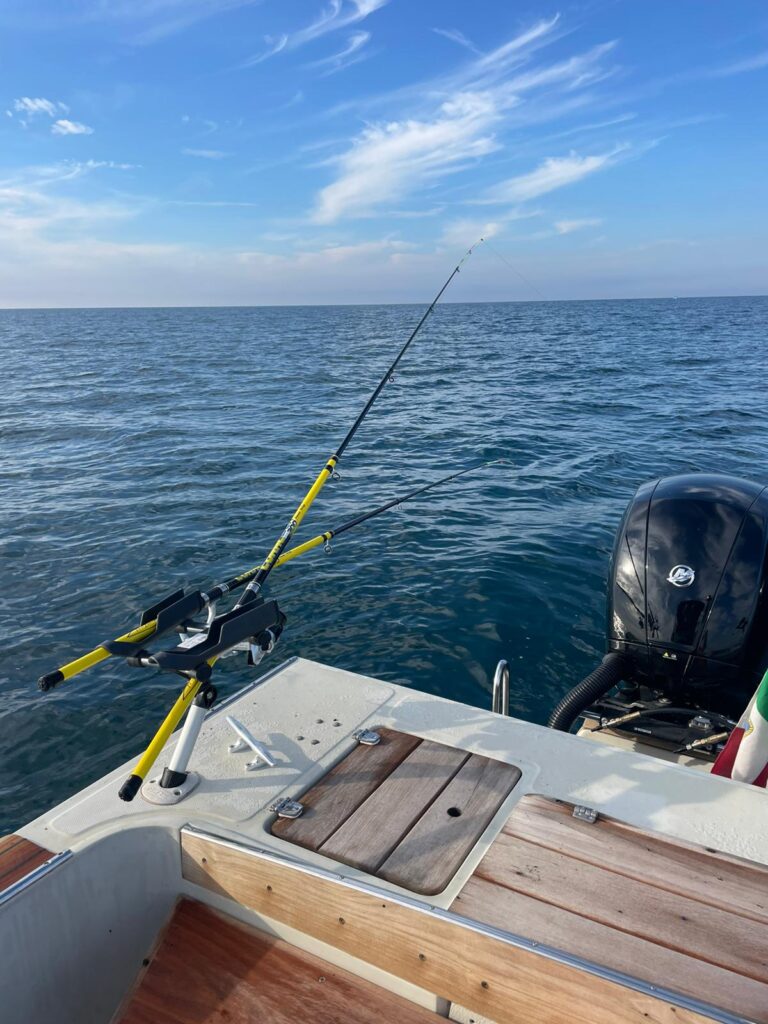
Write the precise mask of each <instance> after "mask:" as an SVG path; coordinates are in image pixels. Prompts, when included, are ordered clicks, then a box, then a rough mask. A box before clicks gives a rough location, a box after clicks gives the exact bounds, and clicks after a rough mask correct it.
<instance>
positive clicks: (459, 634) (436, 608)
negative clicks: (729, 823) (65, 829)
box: [0, 298, 768, 835]
mask: <svg viewBox="0 0 768 1024" xmlns="http://www.w3.org/2000/svg"><path fill="white" fill-rule="evenodd" d="M421 312H422V309H421V308H420V307H416V306H405V305H404V306H338V307H311V308H310V307H290V308H288V307H281V308H276V307H275V308H233V309H138V310H136V309H131V310H127V309H121V310H46V311H32V310H18V311H3V312H0V365H2V368H3V385H2V398H1V400H0V436H1V437H2V462H1V464H0V488H1V490H0V493H1V494H2V502H1V503H0V638H1V641H0V642H1V646H0V835H2V834H3V833H4V832H6V831H10V830H12V829H13V828H14V827H16V826H18V825H19V824H21V823H23V822H24V821H25V820H28V819H29V818H31V817H32V816H34V815H36V814H38V813H40V812H42V811H44V810H45V809H46V808H47V807H49V806H51V805H52V804H54V803H55V802H57V801H58V800H60V799H63V798H64V797H66V796H67V795H69V794H71V793H72V792H74V791H75V790H77V789H79V788H81V787H82V786H84V785H85V784H87V783H89V782H91V781H92V780H94V779H95V778H97V777H99V776H100V775H101V774H103V773H104V772H106V771H108V770H109V769H111V768H113V767H114V766H115V765H117V764H118V763H120V762H121V761H123V760H125V759H127V758H129V757H132V756H133V755H135V754H137V753H138V752H139V751H140V750H141V749H142V747H143V745H144V744H145V742H146V741H147V740H148V738H149V737H150V735H151V733H152V732H153V730H154V727H155V726H156V725H157V724H158V723H159V721H160V720H161V718H162V717H163V715H164V714H165V711H166V709H167V708H168V707H169V706H170V704H171V703H172V701H173V699H174V696H175V692H176V690H177V689H178V687H177V683H178V680H177V679H176V678H175V677H172V676H162V675H159V674H157V673H154V672H150V671H143V670H137V669H131V668H128V667H127V666H126V665H124V664H122V663H120V662H118V661H116V660H114V659H113V660H110V661H108V662H106V663H105V664H103V665H102V666H100V667H98V668H96V669H94V670H92V671H90V672H88V673H86V674H84V675H82V676H80V677H79V678H77V679H74V680H72V681H70V682H68V683H66V684H65V685H64V686H62V687H60V688H59V689H58V690H56V691H55V692H54V693H52V694H49V695H43V694H41V693H39V692H38V690H37V689H36V685H35V683H36V679H37V677H38V676H39V675H40V674H42V673H43V672H47V671H50V670H51V669H53V668H55V667H56V666H58V665H59V664H60V663H62V662H66V661H68V660H70V659H71V658H72V657H73V656H75V655H77V654H79V653H81V652H83V651H85V650H88V649H90V648H92V647H93V646H95V645H96V644H98V643H99V642H100V641H103V640H106V639H109V638H111V637H114V636H116V635H118V634H119V633H121V632H124V631H125V630H126V629H128V628H130V627H131V626H132V625H134V624H135V623H136V622H137V613H138V612H139V610H140V609H141V608H142V607H145V606H147V605H148V604H150V603H152V602H153V601H154V600H155V599H156V598H158V597H159V596H162V595H163V594H164V593H166V592H168V591H170V590H172V589H175V588H176V587H178V586H180V585H190V586H203V587H204V586H205V584H211V583H213V582H214V581H216V580H219V579H222V578H225V577H227V576H229V575H231V574H233V573H234V572H237V571H239V570H242V569H245V568H248V567H250V566H252V565H254V564H256V563H258V562H259V561H261V559H262V557H263V555H264V554H265V553H266V551H267V550H268V549H269V547H271V544H272V542H273V541H274V539H275V537H276V536H277V534H278V533H279V532H280V530H281V529H282V527H283V526H284V524H285V522H286V520H287V519H288V517H289V516H290V514H291V513H292V511H293V509H294V507H295V506H296V504H297V502H298V500H299V499H300V498H301V497H302V496H303V494H304V491H305V490H306V488H307V486H308V484H309V482H311V480H313V479H314V477H315V475H316V473H317V472H318V470H319V468H320V467H321V466H322V465H323V463H324V460H325V459H326V458H327V457H328V455H330V454H331V453H332V451H333V450H334V448H335V446H336V445H337V444H338V442H339V441H340V440H341V438H342V437H343V435H344V434H345V432H346V430H347V427H348V426H349V424H350V423H351V421H352V420H353V419H354V417H355V416H356V414H357V412H358V411H359V409H360V407H361V406H362V404H363V402H364V401H365V399H366V398H367V396H368V394H369V393H370V391H371V390H372V388H373V387H374V385H375V383H376V381H377V378H378V375H379V374H380V373H381V372H382V371H383V369H384V368H385V367H386V366H387V365H388V364H389V362H390V361H391V358H392V357H393V355H394V353H395V352H396V351H397V349H398V348H399V346H400V345H401V344H402V341H403V340H404V338H405V337H406V336H407V333H408V332H409V331H410V329H411V328H412V326H413V325H414V324H415V322H416V321H417V319H418V317H419V315H420V313H421ZM767 330H768V298H721V299H681V300H658V301H656V300H644V301H607V302H558V303H543V302H538V303H537V302H531V303H515V304H508V303H499V304H457V305H452V304H446V305H442V306H440V307H438V308H437V310H436V312H435V314H434V316H433V318H432V319H431V320H430V322H429V324H428V326H427V327H426V328H425V330H424V332H423V334H422V335H421V336H420V337H419V339H418V340H417V342H416V343H415V344H414V346H413V348H412V349H411V351H410V352H409V354H408V356H407V358H406V360H405V361H404V363H403V364H402V368H401V370H400V371H398V373H397V374H396V377H395V380H394V381H393V382H392V383H390V384H389V385H388V386H387V388H386V389H385V391H384V393H383V395H382V397H381V399H380V401H379V403H378V404H377V405H376V406H375V408H374V410H373V412H372V413H371V415H370V417H369V418H368V419H367V420H366V422H365V424H364V426H363V427H362V429H361V430H360V433H359V434H358V436H357V437H356V439H355V441H354V443H353V445H352V446H351V447H350V448H349V450H348V452H347V454H346V455H345V457H344V459H343V460H342V464H341V472H342V479H341V480H340V481H338V482H336V483H332V484H329V485H328V486H327V487H326V489H325V490H324V491H323V493H322V495H321V497H320V499H318V501H317V503H316V504H315V505H314V506H313V508H312V511H311V513H310V515H309V516H308V517H307V519H306V520H305V526H304V527H303V529H302V532H301V535H300V538H307V537H309V536H312V535H313V534H314V533H316V532H321V531H322V530H325V529H327V528H329V527H333V526H335V525H338V524H340V523H341V522H343V521H344V519H345V518H348V517H349V516H351V515H354V514H356V513H357V512H359V511H364V510H366V509H367V508H369V507H372V506H374V505H376V504H378V503H381V502H382V501H384V500H387V499H388V498H390V497H393V496H395V495H397V494H398V493H401V492H403V491H406V490H409V489H411V488H413V487H415V486H417V485H419V484H421V483H422V482H428V481H430V480H434V479H436V478H437V477H438V476H440V475H442V474H445V473H448V472H450V471H451V470H453V469H454V468H457V467H461V466H463V465H466V464H469V463H472V462H473V461H475V460H479V459H496V458H503V459H505V460H506V461H505V463H503V464H501V465H496V466H492V467H489V468H486V469H483V470H481V471H479V472H477V473H474V474H470V475H468V476H466V477H464V478H462V479H461V480H459V481H457V482H456V484H455V485H453V486H449V487H445V488H443V489H440V490H435V491H433V492H431V493H430V494H428V495H426V496H424V497H423V498H421V499H418V500H417V501H414V502H412V503H410V504H408V505H405V506H403V507H402V508H400V509H399V510H397V511H393V512H389V513H387V514H386V515H384V516H382V517H380V518H379V519H377V520H375V521H374V522H371V523H368V524H366V525H364V526H362V527H360V528H359V529H358V530H355V531H350V532H349V533H348V534H347V535H345V536H344V537H343V538H340V539H339V541H338V543H337V544H336V545H335V546H334V550H333V553H332V554H331V556H326V555H325V554H323V551H322V549H318V550H317V551H315V552H313V553H311V554H308V555H306V556H303V557H302V558H300V559H297V560H296V561H295V562H293V563H292V564H291V565H290V566H286V567H285V568H283V569H280V570H278V571H276V572H275V573H274V575H273V576H272V578H271V581H270V588H269V590H270V593H271V594H273V595H274V596H277V597H279V600H280V604H281V606H282V607H283V608H284V610H285V611H286V613H287V615H288V619H289V624H288V628H287V630H286V632H285V634H284V637H283V640H282V641H281V644H280V647H279V648H278V651H276V652H275V654H274V655H273V656H272V660H271V661H268V662H265V663H264V665H263V666H262V667H261V668H260V669H257V670H253V669H248V668H247V667H246V666H245V665H244V664H243V663H242V661H239V660H237V661H236V660H234V659H232V660H228V661H226V662H224V663H222V665H221V667H220V670H217V673H216V682H217V685H218V687H219V691H220V693H221V694H222V695H223V696H226V695H228V694H230V693H232V692H234V691H235V690H236V689H237V688H239V687H240V686H242V685H243V684H244V683H245V682H246V681H248V680H249V679H250V678H253V676H254V675H255V674H258V673H260V672H263V671H266V670H267V669H268V668H269V667H272V666H273V665H275V664H276V663H277V662H278V661H279V660H282V659H284V658H287V657H289V656H290V655H294V654H300V655H302V656H304V657H308V658H315V659H317V660H321V661H325V662H328V663H332V664H335V665H339V666H342V667H344V668H347V669H351V670H353V671H356V672H362V673H367V674H370V675H374V676H379V677H381V678H384V679H390V680H393V681H395V682H398V683H401V684H404V685H407V686H411V687H414V688H416V689H420V690H425V691H428V692H431V693H436V694H440V695H442V696H446V697H451V698H454V699H457V700H461V701H465V702H467V703H469V704H475V705H479V706H483V707H487V706H489V702H490V688H491V678H492V675H493V670H494V667H495V665H496V662H497V661H498V659H499V658H507V659H508V660H509V661H510V663H511V666H512V686H511V690H512V696H511V704H512V711H513V714H516V715H518V716H520V717H522V718H526V719H530V720H532V721H538V722H543V721H545V720H546V717H547V714H548V712H549V710H550V708H551V706H552V704H553V703H554V702H555V701H556V700H557V699H558V698H559V697H560V696H561V695H562V693H563V692H564V691H565V690H566V689H567V688H569V687H570V686H571V685H573V684H574V683H575V682H577V681H578V679H579V678H580V677H581V676H582V675H584V674H585V673H586V672H588V671H589V670H590V669H591V668H592V667H593V666H594V664H595V662H596V661H597V660H598V659H599V657H600V656H601V654H602V650H603V646H602V645H603V615H604V604H605V578H606V568H607V562H608V557H609V553H610V548H611V542H612V538H613V534H614V531H615V529H616V526H617V524H618V521H619V519H620V516H621V513H622V510H623V508H624V506H625V504H626V503H627V501H628V500H629V498H630V497H631V495H632V493H633V492H634V490H635V488H636V487H637V486H638V485H639V484H640V483H641V482H642V481H644V480H646V479H649V478H652V477H654V476H658V475H664V474H670V473H679V472H685V471H691V470H707V471H718V472H725V473H735V474H737V475H741V476H745V477H748V478H750V479H754V480H758V481H768V418H767V417H766V411H765V371H766V357H765V346H766V333H767Z"/></svg>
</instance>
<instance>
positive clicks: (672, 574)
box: [667, 565, 696, 587]
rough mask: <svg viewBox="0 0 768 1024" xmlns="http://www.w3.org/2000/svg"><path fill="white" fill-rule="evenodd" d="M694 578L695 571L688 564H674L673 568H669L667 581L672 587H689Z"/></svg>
mask: <svg viewBox="0 0 768 1024" xmlns="http://www.w3.org/2000/svg"><path fill="white" fill-rule="evenodd" d="M695 579H696V573H695V572H694V571H693V569H692V568H691V567H690V565H676V566H675V567H674V569H670V570H669V576H667V583H671V584H672V586H673V587H690V585H691V584H692V583H693V581H694V580H695Z"/></svg>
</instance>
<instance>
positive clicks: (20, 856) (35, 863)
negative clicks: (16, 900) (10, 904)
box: [0, 835, 53, 892]
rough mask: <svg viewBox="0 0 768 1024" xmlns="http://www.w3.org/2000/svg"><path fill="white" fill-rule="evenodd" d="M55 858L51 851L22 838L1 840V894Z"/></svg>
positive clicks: (9, 837)
mask: <svg viewBox="0 0 768 1024" xmlns="http://www.w3.org/2000/svg"><path fill="white" fill-rule="evenodd" d="M52 856H53V854H52V853H51V851H50V850H46V849H44V848H43V847H42V846H38V845H37V843H33V842H30V840H29V839H24V838H23V837H22V836H16V835H11V836H3V838H2V839H0V892H2V891H3V889H7V888H8V887H9V886H11V885H14V884H15V883H16V882H18V881H20V880H21V879H22V878H23V877H24V876H25V875H28V874H29V872H30V871H34V870H35V868H39V867H40V866H41V864H45V862H46V861H47V860H50V858H51V857H52Z"/></svg>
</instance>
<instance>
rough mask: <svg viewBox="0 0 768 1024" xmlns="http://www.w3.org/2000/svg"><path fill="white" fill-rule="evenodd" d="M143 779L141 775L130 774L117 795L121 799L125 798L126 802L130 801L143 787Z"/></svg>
mask: <svg viewBox="0 0 768 1024" xmlns="http://www.w3.org/2000/svg"><path fill="white" fill-rule="evenodd" d="M143 781H144V780H143V779H142V777H141V776H140V775H129V776H128V778H127V779H126V780H125V782H124V783H123V784H122V786H121V787H120V792H119V793H118V794H117V795H118V796H119V797H120V799H121V800H125V801H126V803H130V802H131V800H133V798H134V797H135V796H136V794H137V793H138V792H139V790H140V789H141V784H142V782H143Z"/></svg>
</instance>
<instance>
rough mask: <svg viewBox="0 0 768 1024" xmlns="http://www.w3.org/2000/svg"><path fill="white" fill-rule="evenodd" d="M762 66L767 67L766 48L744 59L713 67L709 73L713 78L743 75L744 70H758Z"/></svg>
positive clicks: (767, 52)
mask: <svg viewBox="0 0 768 1024" xmlns="http://www.w3.org/2000/svg"><path fill="white" fill-rule="evenodd" d="M762 68H768V50H764V51H763V52H762V53H756V54H755V55H754V56H753V57H746V58H745V59H744V60H739V61H736V63H735V64H727V65H726V66H725V67H722V68H714V69H713V70H712V71H711V72H710V74H711V75H712V77H713V78H729V77H730V76H731V75H743V74H744V73H745V72H748V71H760V70H762Z"/></svg>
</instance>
